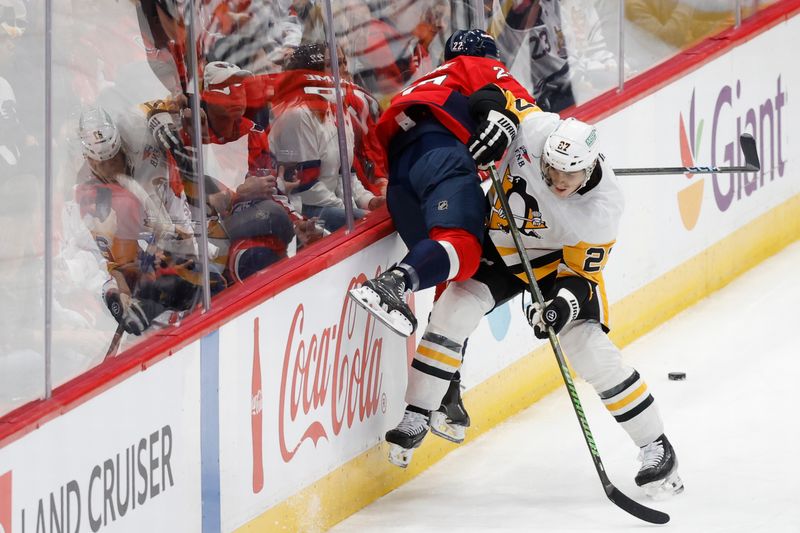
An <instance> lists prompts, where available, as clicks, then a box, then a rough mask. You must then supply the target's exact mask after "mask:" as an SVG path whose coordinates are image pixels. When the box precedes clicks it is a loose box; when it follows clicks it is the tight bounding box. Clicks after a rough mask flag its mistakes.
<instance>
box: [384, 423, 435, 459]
mask: <svg viewBox="0 0 800 533" xmlns="http://www.w3.org/2000/svg"><path fill="white" fill-rule="evenodd" d="M427 433H428V417H427V416H426V415H424V414H422V413H417V412H415V411H409V410H408V409H406V412H405V413H404V414H403V420H401V421H400V423H399V424H398V425H397V427H396V428H394V429H390V430H389V431H387V432H386V442H388V443H389V462H390V463H392V464H393V465H397V466H399V467H401V468H406V467H407V466H408V464H409V463H410V462H411V456H412V455H414V450H415V449H416V448H419V445H420V444H422V441H423V439H424V438H425V435H427Z"/></svg>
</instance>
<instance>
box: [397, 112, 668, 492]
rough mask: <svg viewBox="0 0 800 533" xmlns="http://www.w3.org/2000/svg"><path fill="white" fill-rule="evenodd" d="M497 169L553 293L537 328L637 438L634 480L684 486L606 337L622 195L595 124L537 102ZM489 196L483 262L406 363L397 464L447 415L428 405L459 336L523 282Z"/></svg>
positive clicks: (444, 385)
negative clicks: (552, 335) (550, 333)
mask: <svg viewBox="0 0 800 533" xmlns="http://www.w3.org/2000/svg"><path fill="white" fill-rule="evenodd" d="M500 169H501V175H502V187H503V189H504V190H505V193H506V195H507V196H508V199H509V205H510V207H511V210H512V217H511V218H512V221H513V223H514V224H516V225H517V227H518V228H519V230H520V233H521V234H522V239H523V243H524V245H525V249H526V251H527V253H528V257H529V259H530V261H531V265H532V267H533V272H534V275H535V276H536V278H537V281H538V282H539V285H540V287H541V289H542V292H543V294H544V295H545V299H546V301H547V303H546V306H545V308H544V309H543V310H542V309H540V307H539V306H538V305H535V304H534V305H531V306H529V307H528V309H527V315H528V320H529V321H530V323H531V325H532V326H533V328H534V333H535V334H536V336H537V337H539V338H542V339H545V338H547V334H546V331H545V330H546V328H545V325H550V326H552V327H553V328H554V329H555V331H556V332H557V333H560V338H561V344H562V347H563V349H564V352H565V354H566V356H567V357H568V358H569V360H570V362H571V363H572V365H573V367H574V369H575V370H576V371H577V373H578V374H579V375H580V376H581V377H583V378H584V379H585V380H586V381H588V382H589V383H590V384H591V385H592V386H593V387H594V389H595V390H596V391H597V394H598V395H599V396H600V399H601V401H602V402H603V403H604V404H605V406H606V408H607V409H608V410H609V412H610V413H611V415H612V416H613V417H614V419H615V420H616V421H617V422H619V423H620V425H621V426H622V428H623V429H624V430H625V431H626V432H627V433H628V435H629V436H630V438H631V440H632V441H633V442H634V443H635V444H636V446H637V447H639V448H640V460H641V461H642V466H641V469H640V470H639V472H638V473H637V475H636V478H635V481H636V484H637V485H639V486H642V487H644V489H645V492H646V493H647V494H648V495H650V496H654V497H656V496H661V495H663V494H672V493H675V494H677V493H679V492H681V491H682V490H683V482H682V481H681V479H680V477H679V476H678V473H677V464H678V463H677V459H676V456H675V452H674V450H673V448H672V445H671V444H670V442H669V440H667V437H666V436H665V434H664V425H663V422H662V419H661V416H660V414H659V412H658V409H657V406H656V403H655V400H654V398H653V396H652V395H651V394H650V392H649V390H648V388H647V385H646V383H645V382H644V379H643V378H642V377H641V376H640V375H639V373H638V372H637V371H636V370H635V369H634V368H631V367H629V366H627V365H626V364H625V363H624V362H623V361H622V356H621V353H620V351H619V349H618V348H617V347H616V346H615V345H614V344H613V343H612V342H611V340H610V339H609V338H608V336H607V335H606V333H607V332H608V302H607V300H606V293H605V284H604V281H603V274H602V270H603V267H604V266H605V265H606V262H607V260H608V256H609V253H610V252H611V248H612V247H613V246H614V243H615V242H616V238H617V227H618V224H619V220H620V216H621V214H622V211H623V208H624V199H623V195H622V191H621V189H620V186H619V184H618V182H617V179H616V177H615V175H614V172H613V170H612V169H611V167H610V165H609V164H608V163H606V161H605V159H604V157H603V156H602V155H601V154H600V152H599V148H598V139H597V130H596V129H595V128H594V126H590V125H588V124H585V123H583V122H580V121H578V120H575V119H573V118H569V119H566V120H561V119H560V118H559V117H558V115H556V114H552V113H544V112H541V111H539V110H538V109H536V110H534V111H532V112H530V113H528V114H527V116H526V117H525V118H524V119H523V121H522V123H521V125H520V129H519V133H518V135H517V138H516V140H515V141H514V142H513V143H512V144H511V146H510V147H509V150H508V152H507V154H506V156H505V158H504V160H503V162H502V164H501V167H500ZM492 192H493V191H492ZM490 202H491V203H492V208H491V213H490V219H489V221H488V227H487V232H488V236H489V237H490V238H489V239H485V240H484V243H485V244H484V248H483V256H482V260H481V266H480V267H479V269H478V272H477V273H476V274H475V275H474V276H473V277H472V278H471V279H469V280H466V281H462V282H454V283H451V284H450V285H449V286H448V288H447V289H446V290H445V291H444V293H443V294H442V296H441V297H440V298H439V300H438V301H437V302H436V304H435V305H434V308H433V312H432V313H431V318H430V321H429V324H428V327H427V329H426V330H425V333H424V334H423V336H422V340H421V341H420V344H419V347H418V348H417V352H416V354H415V356H414V360H413V362H412V364H411V368H410V369H409V382H408V388H407V391H406V401H407V402H408V407H407V408H406V411H405V413H404V416H403V420H402V421H401V422H400V424H399V425H398V427H397V428H395V429H392V430H390V431H389V432H387V434H386V440H387V441H388V442H389V443H390V456H389V459H390V461H392V462H393V463H394V464H397V465H399V466H406V465H407V464H408V461H409V460H410V458H411V454H412V453H413V450H414V448H416V447H418V446H419V445H420V444H421V442H422V439H423V438H424V437H425V435H426V434H427V431H428V429H429V426H430V425H431V423H434V424H441V423H442V420H441V417H438V418H436V417H434V419H433V422H431V415H430V414H431V412H432V411H434V410H435V409H437V408H439V406H440V402H441V401H442V398H443V397H444V396H445V393H446V392H447V390H448V386H449V384H450V381H451V378H452V376H454V374H455V373H456V371H457V370H458V369H459V367H460V366H461V362H462V346H463V344H464V342H465V340H466V339H467V337H468V336H469V335H470V334H471V333H472V331H473V330H474V329H475V328H476V327H477V325H478V323H479V322H480V319H481V317H483V315H484V314H486V313H488V312H489V311H491V310H492V309H493V308H495V307H496V306H498V305H501V304H502V303H504V302H505V301H507V300H509V299H510V298H513V297H514V296H516V295H518V294H519V293H521V292H522V291H524V290H526V289H527V278H526V276H525V274H524V272H523V268H522V266H521V264H520V259H519V256H518V252H517V249H516V247H515V246H514V242H513V238H512V235H511V233H510V231H509V226H508V224H509V220H508V218H507V217H506V215H505V213H503V210H502V209H501V208H500V203H499V201H498V200H497V199H496V198H495V197H494V195H493V194H490ZM445 422H446V421H445ZM435 432H436V433H437V434H440V435H441V434H442V433H445V434H449V433H450V432H449V431H448V430H447V429H446V428H439V429H438V430H436V431H435Z"/></svg>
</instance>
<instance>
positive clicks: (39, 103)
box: [0, 0, 773, 416]
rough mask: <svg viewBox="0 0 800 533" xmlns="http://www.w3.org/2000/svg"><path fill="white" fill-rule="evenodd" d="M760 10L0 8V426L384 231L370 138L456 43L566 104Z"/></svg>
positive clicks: (115, 0)
mask: <svg viewBox="0 0 800 533" xmlns="http://www.w3.org/2000/svg"><path fill="white" fill-rule="evenodd" d="M771 3H773V2H757V1H753V0H750V1H740V2H738V3H737V2H736V1H735V0H591V1H589V0H562V1H558V0H330V2H329V3H326V2H324V1H323V0H191V1H190V0H53V1H49V2H45V0H0V197H2V198H3V201H4V208H3V209H2V210H0V234H1V237H0V243H2V246H0V297H2V302H3V305H2V306H0V416H1V415H3V414H5V413H8V412H9V411H11V410H13V409H15V408H17V407H19V406H21V405H23V404H25V403H28V402H30V401H33V400H38V399H42V398H45V397H46V396H48V395H49V394H50V392H51V390H52V389H53V388H55V387H58V386H59V385H62V384H64V383H65V382H67V381H69V380H70V379H73V378H74V377H76V376H78V375H80V374H82V373H84V372H86V371H87V370H89V369H91V368H93V367H96V366H98V365H100V364H101V363H103V362H104V361H107V360H109V359H110V358H113V357H116V356H118V355H119V354H121V353H123V352H126V351H128V350H129V349H130V348H131V347H133V346H135V345H136V344H137V343H139V342H141V340H142V339H145V338H148V337H149V336H152V335H154V334H158V333H159V332H163V331H164V330H166V329H170V330H171V329H172V328H179V327H180V325H181V323H182V321H183V320H184V319H185V317H186V316H187V315H189V314H190V313H196V312H199V311H200V310H203V309H208V308H210V307H213V306H214V302H215V299H216V298H217V296H218V295H220V294H222V293H224V291H226V290H229V289H230V288H232V287H235V286H237V285H242V284H244V285H246V284H247V283H248V281H249V282H250V283H256V282H257V281H255V279H257V278H258V276H260V275H261V276H263V275H265V273H267V274H268V273H269V270H270V268H271V267H273V266H274V265H276V264H279V263H281V264H282V263H285V266H287V267H288V268H289V269H290V268H291V264H292V263H290V262H291V261H292V258H293V257H294V256H296V255H298V254H301V255H302V252H303V250H304V249H309V248H313V247H314V246H316V245H317V244H318V243H319V242H320V241H323V240H324V239H329V238H330V236H337V235H338V236H340V238H347V235H349V234H350V233H352V231H353V230H357V229H358V227H359V225H363V224H369V223H370V221H375V220H382V219H385V218H386V216H387V214H386V211H385V207H384V205H385V190H386V184H387V162H386V156H385V154H384V152H383V149H382V148H381V146H379V145H378V144H377V141H376V138H375V136H374V135H372V134H371V133H372V128H374V126H375V124H376V122H377V120H378V119H379V117H380V115H381V111H382V109H385V108H386V106H387V105H388V104H389V102H390V100H391V98H392V97H393V96H394V95H395V94H396V93H398V92H399V91H400V90H402V89H403V87H405V86H407V85H408V84H410V83H411V82H413V81H414V80H416V79H417V78H419V77H420V76H422V75H424V74H426V73H427V72H429V71H430V70H432V69H434V68H436V67H437V66H439V65H440V64H441V62H442V56H443V49H444V44H445V41H446V39H447V37H448V36H449V35H450V34H451V33H452V32H453V31H454V30H457V29H466V28H483V29H486V30H487V31H488V32H489V33H491V34H492V35H493V36H494V37H495V39H496V41H497V44H498V49H499V52H500V55H501V58H500V59H501V60H502V61H503V62H504V63H505V64H506V65H507V66H508V68H509V70H510V71H511V73H512V74H513V75H514V76H515V77H516V78H517V79H518V80H520V82H521V83H522V84H523V85H525V86H526V88H527V89H528V90H530V91H531V92H532V94H533V95H534V96H535V97H536V99H537V103H538V105H539V106H540V107H541V108H542V109H544V110H546V111H553V112H562V111H564V110H566V109H569V108H570V107H572V106H575V105H580V104H581V103H584V102H586V101H588V100H590V99H592V98H594V97H595V96H598V95H599V94H601V93H604V92H606V91H609V90H614V89H616V88H619V87H623V86H624V81H625V80H626V79H629V78H630V77H632V76H635V75H637V74H639V73H641V72H643V71H645V70H648V69H651V68H653V67H655V66H657V65H658V63H660V62H662V61H664V60H666V59H669V58H670V57H673V56H674V55H675V54H677V53H679V52H680V51H681V50H683V49H686V48H688V47H691V46H692V45H693V44H696V43H697V42H699V41H701V40H702V39H704V38H706V37H708V36H710V35H713V34H716V33H718V32H720V31H722V30H725V29H727V28H730V27H731V26H732V25H733V24H734V23H735V20H736V10H737V7H738V8H739V9H741V11H740V13H741V16H742V17H747V16H750V15H751V14H752V13H754V12H756V11H757V10H758V9H760V8H762V7H764V6H766V5H768V4H771ZM48 29H49V30H50V31H49V32H48ZM623 43H624V46H623ZM620 50H623V51H624V54H622V56H621V55H620ZM337 89H338V91H337ZM300 260H302V259H301V258H298V261H300ZM129 353H130V352H129Z"/></svg>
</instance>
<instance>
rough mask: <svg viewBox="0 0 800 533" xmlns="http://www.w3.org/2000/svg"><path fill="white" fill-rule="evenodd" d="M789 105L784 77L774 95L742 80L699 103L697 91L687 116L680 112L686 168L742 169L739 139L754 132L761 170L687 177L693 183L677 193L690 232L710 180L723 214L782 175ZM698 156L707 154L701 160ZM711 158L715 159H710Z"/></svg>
mask: <svg viewBox="0 0 800 533" xmlns="http://www.w3.org/2000/svg"><path fill="white" fill-rule="evenodd" d="M787 103H788V99H787V90H786V83H785V82H782V76H781V75H780V74H778V75H777V77H776V78H775V81H774V92H772V93H771V94H767V95H763V94H760V91H758V89H753V88H752V87H749V86H748V85H747V84H746V83H744V82H743V81H742V80H740V79H739V80H736V81H735V82H734V83H731V84H723V85H722V86H720V88H719V90H718V91H717V95H716V98H714V99H713V101H712V100H708V99H707V98H704V100H703V101H702V102H699V103H698V102H697V95H696V90H695V89H693V90H692V94H691V98H690V103H689V108H688V113H687V114H686V115H684V113H683V112H681V113H680V114H679V123H678V125H679V128H678V142H679V146H680V154H681V164H682V165H683V166H689V167H691V166H695V165H706V164H708V165H711V166H720V167H724V166H740V165H742V164H744V162H743V160H742V153H741V149H740V147H739V142H738V139H739V136H740V135H741V134H742V133H749V134H751V135H753V137H754V138H755V140H756V146H757V147H758V152H759V156H760V159H761V171H760V172H753V173H744V172H740V173H729V174H722V173H717V174H711V175H710V177H707V176H708V175H702V174H698V175H693V174H687V175H686V177H687V179H688V180H689V185H687V186H685V187H684V188H682V189H681V190H680V191H679V192H678V206H679V209H680V215H681V221H682V222H683V226H684V227H685V228H686V229H687V230H692V229H694V227H695V225H696V224H697V221H698V219H699V217H700V212H701V209H702V206H703V197H704V195H705V194H706V189H707V187H706V183H705V182H706V180H709V181H710V183H711V186H710V189H711V193H713V199H714V205H715V206H716V208H717V209H718V210H719V211H721V212H724V211H727V210H728V209H729V208H730V207H731V205H732V204H733V202H738V201H743V200H744V201H746V200H747V199H748V198H749V197H750V196H751V195H753V194H755V193H756V192H757V191H758V190H759V189H761V188H763V187H765V186H769V185H770V183H772V182H773V181H775V180H776V179H778V178H782V177H783V175H784V173H785V171H786V163H787V160H788V159H787V158H788V150H787V147H786V146H785V138H786V137H785V134H786V126H787V124H786V119H787V116H788V115H787V110H786V107H787ZM701 110H702V111H701ZM707 124H708V125H709V127H708V128H706V125H707ZM709 129H710V132H709V131H708V130H709ZM695 154H702V155H700V157H699V158H698V157H695ZM707 154H708V155H710V158H709V159H707V160H706V159H705V158H706V157H708V155H707ZM700 158H703V159H700ZM698 159H699V160H698Z"/></svg>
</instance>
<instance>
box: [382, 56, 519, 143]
mask: <svg viewBox="0 0 800 533" xmlns="http://www.w3.org/2000/svg"><path fill="white" fill-rule="evenodd" d="M490 83H494V84H495V85H497V86H498V87H500V88H501V89H503V90H505V91H508V92H510V93H511V94H512V95H513V96H514V97H515V98H521V99H524V100H526V101H527V102H528V103H533V102H534V99H533V97H532V96H531V95H530V93H529V92H528V91H527V90H526V89H525V88H524V87H523V86H522V85H521V84H520V83H519V82H518V81H517V80H516V79H514V77H513V76H512V75H511V74H510V73H509V72H508V70H506V67H505V65H503V63H501V62H500V61H497V60H495V59H491V58H488V57H473V56H457V57H454V58H453V59H451V60H450V61H448V62H446V63H443V64H442V65H440V66H439V67H437V68H435V69H433V70H432V71H431V72H429V73H428V74H426V75H425V76H423V77H421V78H420V79H418V80H417V81H415V82H414V83H412V84H411V85H409V86H408V87H406V88H405V89H404V90H403V91H401V92H400V93H398V94H397V95H396V96H395V97H394V98H392V102H391V104H390V105H389V107H388V109H386V111H384V113H383V115H382V116H381V118H380V120H379V121H378V126H377V134H378V139H379V140H380V142H381V144H383V146H384V147H388V145H389V141H390V140H391V139H392V137H394V136H395V135H396V134H397V133H398V132H399V131H401V130H404V129H409V128H410V127H412V126H413V123H412V122H409V120H408V117H407V116H406V115H405V113H403V111H404V110H405V109H407V108H408V107H410V106H414V105H424V106H427V107H428V108H429V109H430V110H431V112H432V113H433V115H434V116H435V117H436V119H437V120H438V121H439V122H441V123H442V125H443V126H444V127H446V128H447V129H448V130H450V131H451V132H453V135H455V136H456V137H457V138H458V139H459V140H460V141H461V142H464V143H466V142H467V140H468V139H469V137H470V135H472V133H473V132H474V129H475V127H476V126H477V124H475V121H474V120H473V118H472V116H471V115H470V112H469V106H468V99H469V96H470V95H471V94H472V93H474V92H475V91H477V90H478V89H480V88H482V87H484V86H486V85H488V84H490Z"/></svg>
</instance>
